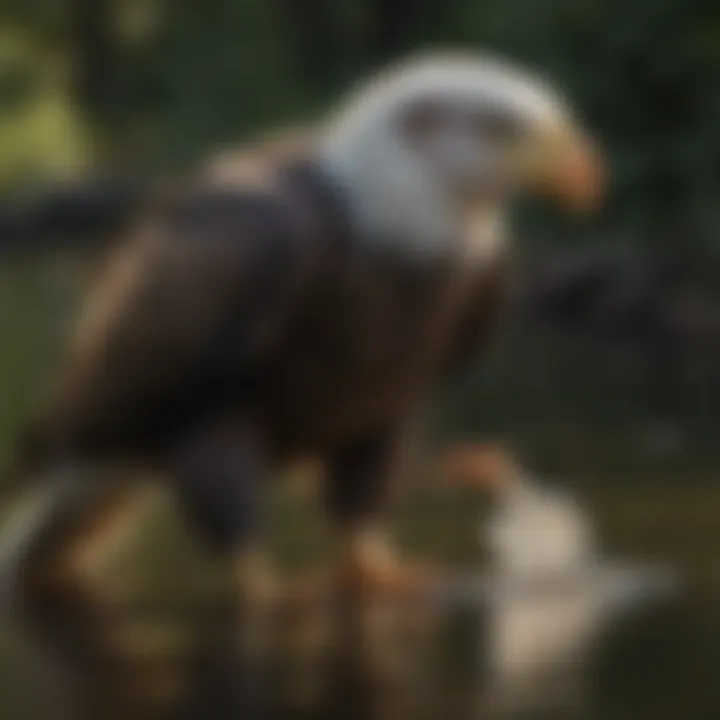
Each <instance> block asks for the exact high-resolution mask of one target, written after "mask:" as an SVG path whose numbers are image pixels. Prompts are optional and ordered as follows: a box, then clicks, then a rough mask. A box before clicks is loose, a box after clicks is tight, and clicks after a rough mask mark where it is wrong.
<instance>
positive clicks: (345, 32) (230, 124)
mask: <svg viewBox="0 0 720 720" xmlns="http://www.w3.org/2000/svg"><path fill="white" fill-rule="evenodd" d="M431 47H462V48H474V49H478V48H481V49H488V50H492V51H495V52H498V53H501V54H504V55H508V56H511V57H513V58H516V59H518V60H522V61H525V62H527V63H529V64H530V65H532V66H533V67H537V68H539V69H540V70H542V72H543V73H544V74H546V75H548V76H550V77H552V78H554V79H555V80H556V81H557V83H559V85H560V86H561V87H563V89H564V90H565V91H566V92H567V93H568V94H569V95H570V97H572V98H573V100H574V103H575V105H576V106H577V107H578V108H579V109H580V112H581V113H582V115H583V119H584V120H585V122H586V123H587V124H588V125H589V126H590V127H591V128H593V130H594V131H595V134H596V135H597V137H598V138H599V139H600V141H601V144H602V146H603V148H604V150H605V154H606V156H607V158H608V160H609V163H610V167H611V169H612V192H611V195H610V197H609V198H608V201H607V203H606V206H605V208H604V211H603V212H602V214H601V215H600V217H599V218H597V219H595V220H593V221H587V220H582V221H571V222H569V221H568V220H567V218H562V217H559V216H556V215H555V214H553V212H552V211H551V210H548V209H547V208H542V207H534V206H528V207H525V208H523V209H522V212H521V216H520V218H519V219H518V228H517V232H516V235H517V239H518V242H519V243H520V245H521V247H522V248H523V252H524V253H525V257H526V262H525V274H524V275H523V278H524V281H523V283H524V284H523V287H524V288H526V290H527V295H526V297H529V298H530V299H531V301H530V302H528V303H526V304H522V303H521V304H520V307H519V308H518V313H517V316H516V322H515V323H514V325H513V326H512V329H511V331H510V332H509V333H508V337H507V338H506V339H505V342H504V343H503V346H502V347H499V348H498V352H497V353H496V355H495V356H494V357H493V360H492V362H491V364H490V366H489V367H487V368H485V369H484V370H483V371H482V372H480V371H478V372H477V373H473V374H472V375H471V377H469V378H467V379H465V380H463V381H462V382H461V383H460V384H458V385H457V386H456V387H453V388H451V389H450V390H449V392H448V393H447V394H446V395H445V396H444V397H443V398H441V399H440V401H439V402H438V408H437V412H436V413H435V415H434V419H433V423H432V432H433V434H434V436H435V438H436V439H442V438H452V437H456V436H458V435H462V436H474V437H486V436H502V437H503V438H505V439H507V440H508V441H509V443H510V444H511V445H512V446H513V447H515V448H516V449H517V450H518V451H519V453H520V454H521V455H522V457H523V458H524V459H525V461H526V462H527V463H528V464H529V465H530V466H531V467H534V468H536V469H537V471H538V473H539V474H540V475H541V476H544V475H548V476H550V477H551V478H553V479H557V480H558V481H559V482H564V483H566V484H567V485H568V486H570V487H572V488H573V489H574V490H575V492H576V493H577V494H578V495H579V496H580V497H581V498H582V499H583V501H584V502H585V504H586V506H587V508H588V510H589V512H590V514H591V515H592V516H593V518H594V521H595V522H596V523H597V525H598V528H599V532H600V536H601V538H602V540H603V547H604V548H606V549H607V551H608V552H612V553H614V554H616V555H618V556H620V557H629V556H632V557H637V558H640V559H643V560H653V559H655V560H663V561H668V562H672V563H674V564H675V565H676V566H677V567H678V568H680V570H681V571H682V573H683V574H684V575H685V576H686V578H687V586H688V591H687V593H686V595H685V597H684V599H683V601H682V603H680V606H679V607H675V608H674V609H673V611H672V612H667V613H665V614H663V615H656V616H653V618H652V619H651V621H647V622H646V621H643V622H640V621H638V622H637V624H636V625H632V624H629V625H628V627H623V628H622V632H620V631H618V633H616V635H615V636H612V637H609V638H607V639H606V640H607V642H606V643H605V644H606V645H607V647H606V648H605V650H606V655H607V657H605V659H604V661H603V659H602V658H601V662H600V670H599V671H598V673H597V679H598V680H599V682H598V688H599V689H597V690H596V693H595V696H594V697H595V701H594V705H593V706H592V713H593V717H596V718H600V717H601V718H612V719H613V720H617V719H618V718H632V720H639V719H640V718H653V720H662V719H663V718H667V719H668V720H676V719H679V718H683V720H690V718H710V717H716V716H718V715H720V687H718V684H717V682H715V675H716V672H717V665H718V662H719V661H720V609H718V608H720V447H719V446H718V443H717V438H716V428H717V426H718V421H719V420H720V381H719V380H720V377H719V375H718V367H720V283H719V282H718V280H720V235H719V234H720V202H718V198H720V5H718V3H717V2H713V0H443V2H437V1H436V0H405V1H401V0H204V2H198V1H197V0H174V1H172V2H171V1H170V0H22V1H21V0H0V191H1V194H0V461H2V463H3V464H6V463H7V462H8V461H9V458H10V454H11V451H12V443H13V440H14V438H15V433H16V432H17V430H18V428H19V427H20V426H21V425H22V423H23V421H24V420H25V419H26V418H27V417H28V415H29V413H30V412H31V411H32V409H33V407H34V403H35V402H37V400H38V398H40V397H42V393H43V392H44V390H45V388H46V386H47V382H48V380H49V371H50V370H51V369H52V367H53V365H54V362H55V359H56V357H57V353H58V351H59V348H60V346H61V342H62V339H63V337H64V333H65V331H66V329H67V328H68V323H69V321H70V319H71V318H72V315H73V311H74V309H75V308H76V306H77V301H78V299H79V296H80V293H81V292H82V289H83V287H84V283H85V279H86V277H87V276H88V274H89V273H90V272H91V270H92V267H93V265H94V262H95V260H96V259H97V257H98V256H99V254H100V252H101V251H102V250H103V249H104V248H105V247H106V246H107V243H108V242H109V240H108V238H111V237H112V235H113V233H114V232H115V231H116V229H117V227H118V225H119V223H118V218H120V217H122V216H123V214H124V210H125V209H126V208H128V207H131V206H132V203H133V201H134V199H135V198H137V197H138V196H140V195H142V193H143V192H144V188H145V187H146V184H147V182H148V178H149V177H157V176H171V175H172V174H174V173H176V172H178V171H180V170H184V169H187V168H189V167H191V166H192V164H193V163H195V162H197V161H199V160H202V159H203V158H206V157H207V156H208V155H209V154H214V153H216V152H221V151H223V150H224V149H225V148H227V147H228V146H231V145H234V144H236V143H238V142H242V141H243V140H245V139H247V138H251V137H252V136H253V135H254V134H257V133H262V132H264V131H267V130H268V129H271V128H273V127H276V126H284V125H287V124H292V123H296V122H303V121H306V120H312V119H313V118H314V117H315V116H316V114H318V113H320V112H321V111H322V110H323V109H324V108H326V107H327V106H328V105H329V103H330V102H331V101H333V100H334V99H336V98H337V96H338V95H339V94H340V93H341V92H342V91H343V90H344V89H346V88H347V86H348V85H349V84H351V83H352V82H354V81H355V80H357V79H358V78H361V77H363V76H365V75H366V74H367V73H368V72H369V71H371V70H372V69H374V68H377V67H379V66H382V65H383V64H384V63H386V62H387V61H389V60H391V59H393V58H396V57H399V56H402V55H404V54H405V53H407V52H410V51H416V50H421V49H426V48H431ZM68 188H70V189H72V188H75V189H76V190H78V189H79V190H78V192H79V193H80V197H81V198H82V202H80V203H79V204H78V205H77V207H75V206H71V207H70V209H69V210H68V209H67V207H66V205H63V203H62V199H63V198H64V197H67V196H66V195H64V193H67V192H68ZM73 208H74V209H73ZM473 497H474V496H473ZM467 500H468V497H467V495H466V494H463V493H462V492H460V493H455V494H452V493H451V494H447V495H443V497H442V499H441V500H440V501H439V500H438V499H437V498H434V497H430V496H428V494H427V491H423V492H416V493H410V494H409V495H408V496H406V497H403V498H402V499H401V501H400V502H399V505H398V507H397V513H396V514H395V515H394V516H393V522H394V523H395V525H396V528H397V531H398V534H399V537H400V538H401V539H402V540H403V542H405V543H406V545H407V547H408V548H410V549H411V550H412V551H413V552H417V553H420V554H423V555H425V556H428V555H429V556H434V557H437V558H441V559H443V560H444V561H446V562H447V563H448V564H449V565H453V566H455V565H460V566H464V567H471V566H473V565H475V564H477V563H479V562H480V559H479V558H480V557H481V550H482V548H481V547H480V546H479V545H478V540H477V538H478V532H477V526H478V523H479V522H480V517H481V516H482V512H483V507H482V503H480V504H476V503H468V502H467ZM271 505H272V512H271V527H272V528H273V530H274V534H273V537H274V540H275V543H276V545H277V549H278V555H279V556H280V557H281V558H282V559H283V562H287V563H288V565H293V564H298V563H303V562H307V559H308V558H311V557H317V556H321V555H322V554H323V552H324V551H325V547H324V539H323V537H321V535H320V533H319V531H318V530H317V529H316V526H315V524H314V523H313V522H312V518H313V513H315V512H316V511H315V510H314V509H313V506H312V503H311V502H309V501H308V500H307V498H306V497H305V496H304V495H302V493H296V492H294V491H292V490H287V491H286V490H282V489H279V490H277V491H275V492H274V495H273V498H272V503H271ZM153 512H154V513H155V514H154V518H155V519H154V521H153V522H151V523H149V529H148V530H147V531H145V532H143V533H142V535H141V536H140V537H139V538H138V540H137V544H136V545H135V546H134V550H133V551H132V552H130V551H128V552H127V553H125V554H124V555H123V557H121V558H119V559H118V562H117V568H114V571H116V572H117V573H118V574H119V576H121V577H126V578H127V579H128V582H129V585H130V586H132V587H134V588H136V589H138V588H139V590H137V592H139V593H140V594H142V593H145V594H147V595H151V596H153V597H159V598H161V599H162V598H163V597H173V598H175V597H177V596H178V595H179V594H180V595H182V594H183V593H186V594H192V593H193V592H195V591H196V589H197V588H199V587H202V586H203V577H204V576H203V575H202V573H201V570H199V569H196V566H198V568H199V567H200V566H201V564H202V563H201V560H202V558H201V556H200V554H199V553H198V552H197V551H196V549H194V548H192V547H189V546H188V542H189V541H188V540H187V539H186V538H185V537H184V535H183V531H182V528H181V527H180V525H179V523H178V521H177V518H176V517H175V512H174V508H173V506H172V505H171V504H169V503H167V502H162V501H161V502H160V503H159V504H158V507H157V509H156V510H154V511H153ZM138 548H141V550H142V551H141V552H138ZM188 567H192V568H193V569H194V572H187V569H188ZM449 634H450V635H451V634H452V633H451V632H450V633H449ZM460 634H461V635H462V632H461V633H460ZM171 635H172V633H171ZM158 642H159V643H160V644H162V642H161V641H158ZM171 644H172V643H171ZM452 644H453V643H452V642H450V645H452ZM460 644H462V643H460ZM142 652H147V653H150V654H151V651H150V650H148V651H142ZM172 652H174V651H171V654H172ZM178 652H179V651H178ZM439 654H440V655H442V657H443V658H445V656H448V657H451V658H453V659H451V660H447V658H446V659H445V660H443V661H442V662H440V661H438V664H439V665H442V664H443V663H444V665H445V671H446V672H445V675H446V676H450V677H452V678H455V679H457V678H458V677H461V676H463V677H464V675H465V674H470V675H472V672H469V673H465V674H464V673H463V661H462V660H458V658H461V657H462V652H461V651H460V650H457V652H455V653H453V652H452V651H451V650H447V649H444V650H443V651H442V652H440V653H439ZM603 657H604V656H603ZM468 662H469V661H468ZM0 663H1V665H2V670H0V716H1V717H3V718H4V717H7V718H13V719H15V718H17V719H18V720H22V718H24V717H28V718H29V717H32V715H30V714H28V713H29V711H28V710H27V703H26V702H25V700H24V697H25V696H26V695H27V693H26V692H24V691H23V690H22V687H23V683H22V682H21V681H20V679H19V671H18V670H17V667H16V663H15V661H14V655H13V649H12V648H5V649H4V650H3V657H2V658H1V659H0ZM453 663H454V664H453ZM465 669H466V670H467V667H466V668H465ZM437 672H438V673H440V670H437ZM445 675H444V676H445ZM159 682H160V681H159ZM461 684H462V683H460V682H459V681H458V682H456V683H453V682H450V684H449V685H448V686H447V687H455V685H461ZM30 686H32V683H31V682H30ZM464 687H465V688H466V689H467V683H465V685H464ZM443 692H450V691H449V690H447V688H446V689H445V690H444V691H443ZM457 692H458V693H459V692H460V690H457Z"/></svg>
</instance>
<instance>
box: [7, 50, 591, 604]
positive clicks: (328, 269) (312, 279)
mask: <svg viewBox="0 0 720 720" xmlns="http://www.w3.org/2000/svg"><path fill="white" fill-rule="evenodd" d="M259 152H260V155H259V158H258V157H256V156H257V152H256V154H255V155H256V156H253V157H252V158H251V161H250V162H249V163H248V168H250V169H251V170H253V172H245V171H243V172H238V173H236V174H233V173H232V172H229V173H228V172H218V171H217V170H218V169H217V168H215V170H214V171H213V172H205V173H201V174H200V175H199V176H196V177H195V178H193V179H192V180H191V181H188V182H185V183H180V184H179V185H178V187H175V188H173V189H172V190H171V191H168V192H167V193H164V194H163V195H162V197H160V198H158V199H157V202H155V203H154V204H153V205H152V206H151V207H149V208H148V211H147V213H146V214H145V215H144V216H143V217H142V218H140V219H139V221H138V223H137V224H136V226H135V227H134V229H133V231H132V232H131V233H129V235H128V237H127V240H126V241H125V242H124V243H122V244H121V246H120V247H119V248H118V250H117V253H116V254H115V255H114V256H113V258H112V259H111V261H110V262H109V263H108V266H107V272H106V273H105V274H104V275H103V276H102V277H101V280H100V282H99V283H98V286H97V288H96V290H95V291H93V292H91V293H90V295H89V297H88V298H87V301H86V303H85V305H84V307H83V311H82V313H81V318H80V321H79V324H78V329H77V332H76V334H75V335H74V337H73V339H72V340H71V342H70V344H69V348H68V352H67V358H66V362H65V363H64V365H63V366H62V367H61V369H60V370H59V372H58V378H57V382H56V385H55V392H54V393H53V394H52V396H51V397H50V398H49V400H48V402H47V404H46V406H45V407H44V409H43V410H42V412H41V413H40V415H39V417H38V418H37V420H36V421H35V423H34V424H33V426H32V427H31V429H30V430H29V432H28V435H27V442H26V443H25V445H24V448H25V449H24V451H23V453H22V454H21V457H20V463H19V467H21V468H23V469H24V470H25V471H26V472H30V473H32V474H33V475H35V476H36V477H42V482H41V484H40V490H39V494H40V495H41V496H44V497H45V496H47V495H48V494H50V493H52V494H53V497H54V498H55V499H54V500H53V501H48V502H44V503H41V504H40V505H39V506H38V507H40V506H41V509H38V511H37V513H36V519H35V521H34V522H29V523H26V530H25V531H24V532H23V533H20V534H19V535H16V536H15V537H14V538H13V539H12V543H14V544H13V546H12V549H11V550H12V551H7V552H6V555H5V557H7V558H11V559H12V562H9V563H6V568H8V567H12V568H14V569H15V570H17V568H18V566H19V567H20V568H21V569H22V570H23V576H22V577H23V582H22V587H21V590H22V592H21V596H22V597H24V598H25V600H26V602H28V603H29V604H30V606H32V607H45V605H44V604H42V603H40V604H39V605H38V603H37V602H35V601H34V600H33V598H34V597H36V596H37V594H38V593H40V594H42V593H46V594H47V593H48V592H50V593H52V592H56V591H57V587H55V586H54V585H53V583H52V582H46V581H39V580H38V577H42V576H43V573H44V572H45V571H46V570H47V568H48V567H50V568H52V567H54V566H55V565H56V560H57V558H59V557H62V558H63V568H64V570H65V571H66V572H65V573H64V574H62V573H61V574H57V573H56V574H55V575H53V577H56V576H57V577H60V579H61V582H60V584H61V585H62V583H63V582H65V583H67V582H74V581H76V579H77V578H76V577H75V576H76V575H77V574H79V570H78V573H74V570H73V568H75V569H77V567H78V566H79V565H81V563H76V564H73V561H72V554H70V555H71V558H70V559H68V550H67V548H68V545H71V546H72V547H77V545H78V543H76V542H75V540H76V536H77V532H78V531H79V530H78V528H80V526H82V533H84V534H83V538H84V541H87V540H88V538H91V537H93V533H94V532H95V530H97V532H100V531H101V530H102V529H103V527H104V524H103V522H99V521H98V522H95V521H94V520H93V518H94V517H96V516H99V517H104V513H106V511H107V504H108V502H110V504H111V505H112V504H113V503H115V502H116V499H117V493H116V492H113V493H105V492H103V491H101V490H98V484H99V481H97V480H96V481H93V480H92V479H88V478H85V479H82V480H81V479H79V475H78V473H77V472H76V470H77V469H78V468H80V467H88V466H91V467H94V466H102V465H103V464H107V463H113V464H116V463H118V462H122V463H124V464H126V465H128V466H130V467H136V468H154V469H157V470H160V471H162V472H163V473H164V474H165V475H166V476H167V481H168V483H169V485H170V487H171V488H172V490H173V492H174V493H175V494H176V496H177V498H178V499H179V502H180V504H181V506H182V507H183V508H184V510H185V511H186V513H187V516H188V518H189V520H190V522H191V523H192V526H193V527H194V529H195V531H196V532H197V533H198V535H199V536H200V537H202V538H203V539H204V540H206V541H207V542H208V543H209V544H210V545H211V546H212V547H213V548H215V549H216V550H217V551H218V552H221V553H224V554H226V555H228V556H229V557H232V558H233V566H234V567H235V568H237V575H238V577H239V578H242V579H241V580H239V582H238V584H239V586H241V585H244V583H245V581H246V579H247V573H246V571H245V570H246V567H247V565H248V563H247V559H248V556H249V554H250V553H249V550H250V548H251V547H252V546H253V545H254V542H255V540H256V539H257V537H258V534H259V532H260V529H261V520H262V518H261V512H260V504H259V495H260V493H261V490H262V487H263V483H264V481H265V479H266V477H268V475H269V474H271V471H272V470H273V468H275V467H277V466H278V465H280V464H283V463H286V462H290V461H292V460H293V459H294V458H297V457H305V456H308V455H314V456H319V457H322V458H323V459H324V460H325V461H326V464H327V468H328V470H327V477H326V479H325V488H326V496H327V507H328V512H329V514H330V517H331V518H332V520H333V522H334V524H335V527H336V528H337V529H338V531H339V532H340V533H341V534H342V535H343V540H344V543H343V545H342V547H343V548H344V554H343V557H344V558H345V559H344V563H343V567H344V568H345V570H346V571H347V572H346V577H348V578H350V577H352V578H355V579H357V580H358V581H359V582H360V581H362V582H366V581H370V582H375V581H378V582H380V583H383V582H388V583H392V582H393V580H394V579H395V578H397V577H400V575H402V573H401V572H400V568H399V566H397V567H396V566H395V565H394V564H393V563H391V562H389V561H388V560H387V556H386V555H385V554H380V553H377V551H376V548H377V543H376V542H375V538H374V535H373V532H372V528H373V523H374V520H375V516H376V513H377V512H378V510H379V509H380V508H381V505H382V500H383V497H384V495H385V491H386V488H387V485H388V481H389V478H390V477H391V476H392V468H393V462H394V458H395V455H396V452H397V449H398V445H399V442H400V438H401V437H402V436H403V434H404V431H405V428H406V426H407V424H408V421H409V419H411V418H412V417H413V416H414V415H415V413H416V412H417V410H418V409H419V407H420V406H421V405H422V404H423V403H424V401H425V400H426V399H427V397H428V394H429V393H430V392H431V391H432V390H433V389H435V388H436V387H437V385H438V384H439V383H440V382H441V381H442V380H444V379H445V378H447V377H449V376H450V375H451V374H452V373H454V372H457V371H458V370H459V369H460V368H461V367H462V366H463V365H464V364H466V363H468V362H469V361H470V360H471V359H472V358H474V357H475V356H477V355H478V353H479V352H480V351H481V350H482V349H483V348H485V347H486V346H487V344H488V342H490V341H491V340H492V338H493V333H494V332H495V329H496V326H497V324H498V322H499V320H500V318H501V317H502V311H503V308H504V306H505V301H506V297H507V289H508V281H509V278H510V276H511V273H510V271H511V267H512V262H511V252H510V246H509V244H508V241H507V237H506V231H505V223H506V220H507V217H506V216H507V213H508V211H509V209H510V206H511V204H512V201H513V200H514V199H515V197H516V196H518V195H521V194H524V193H526V192H534V191H538V192H547V193H551V194H555V195H557V196H559V197H561V198H563V199H565V200H566V201H568V203H569V204H570V206H572V207H584V206H589V205H590V204H591V203H592V202H593V201H594V200H595V199H596V197H597V195H598V191H599V187H600V180H601V178H600V170H599V160H598V155H597V152H596V151H595V150H594V149H593V146H592V144H591V142H590V140H589V139H588V137H587V136H586V134H585V132H584V131H583V129H582V128H581V127H580V126H579V124H578V122H577V121H576V119H575V118H574V117H573V115H572V113H571V111H570V109H569V108H568V107H567V105H566V103H565V101H564V100H563V99H562V98H561V97H560V96H559V95H558V94H557V93H556V92H555V91H554V90H553V89H552V88H550V87H549V86H548V85H547V84H545V83H544V82H543V81H542V80H540V79H538V78H535V77H533V76H532V75H531V74H530V73H528V72H526V71H525V70H523V69H520V68H517V67H514V66H512V65H509V64H506V63H504V62H500V61H497V60H493V59H489V58H486V57H483V56H476V55H467V56H465V55H460V56H454V55H441V56H426V57H422V58H413V59H411V60H409V61H406V62H403V63H401V64H400V65H399V66H396V67H393V68H391V69H389V70H386V71H384V72H382V73H380V74H379V75H378V76H376V77H374V78H373V79H371V80H370V81H369V82H367V83H365V84H362V85H361V86H360V87H359V88H357V89H355V90H354V91H353V92H351V93H350V96H349V97H348V98H346V99H345V100H344V101H342V102H341V103H340V104H339V108H338V109H337V111H335V112H333V113H331V114H330V116H329V117H328V118H327V119H326V120H324V121H322V122H321V123H319V124H318V126H317V127H316V128H314V130H313V132H312V134H311V137H309V138H308V140H307V142H304V143H300V146H299V147H298V146H295V145H293V147H292V148H290V149H284V150H283V152H281V153H279V156H278V153H271V154H269V155H268V157H267V158H265V160H267V161H264V158H263V153H262V149H260V151H259ZM248 168H245V169H244V170H247V169H248ZM43 488H44V489H43ZM108 494H109V495H112V496H113V499H112V501H108V500H107V498H106V497H105V496H106V495H108ZM68 498H72V501H69V500H68ZM88 498H92V499H91V500H88ZM68 508H69V509H68ZM68 513H70V515H71V516H72V518H73V520H72V521H71V522H68V521H67V518H68ZM58 518H60V519H58ZM88 518H89V519H88ZM58 526H62V532H59V531H58ZM88 527H89V528H91V530H92V531H91V532H89V531H88ZM48 536H52V537H53V541H52V542H48V540H47V538H48ZM70 541H72V542H70ZM81 544H82V543H81ZM6 547H7V543H6ZM68 578H70V580H68ZM56 585H57V583H56ZM53 587H55V589H54V590H53Z"/></svg>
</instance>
